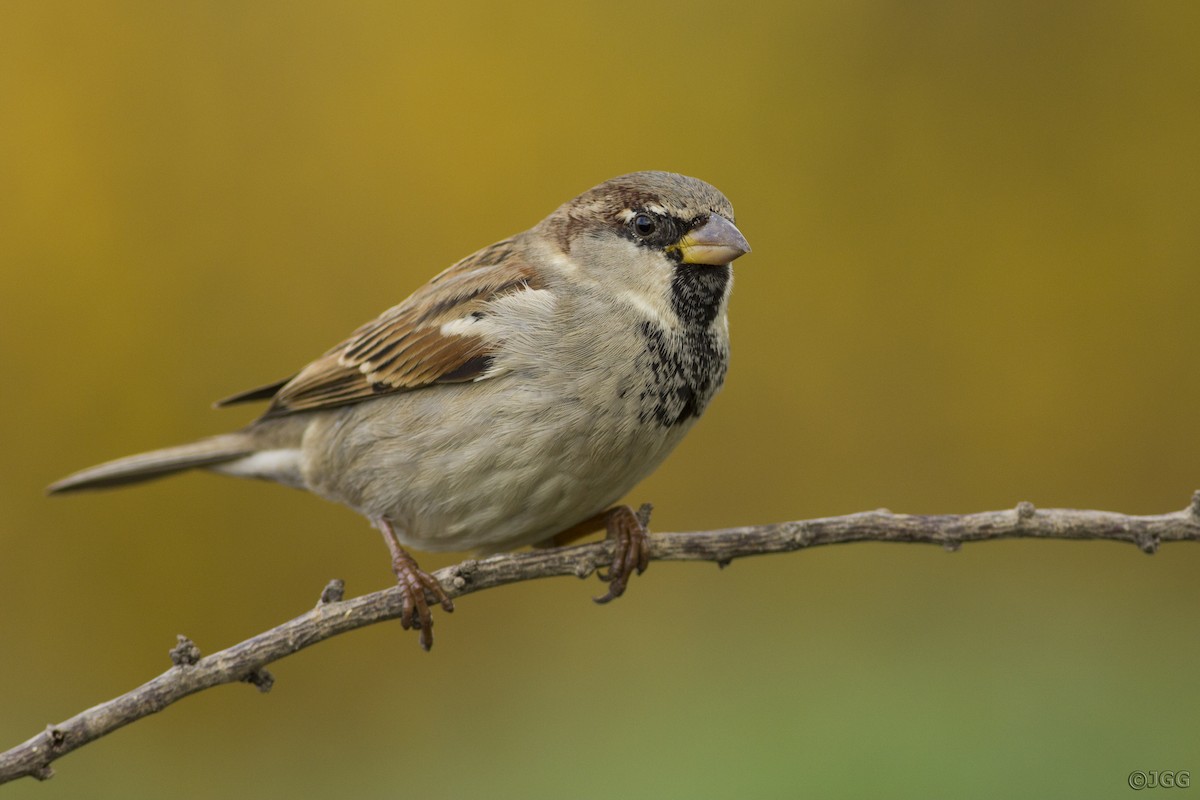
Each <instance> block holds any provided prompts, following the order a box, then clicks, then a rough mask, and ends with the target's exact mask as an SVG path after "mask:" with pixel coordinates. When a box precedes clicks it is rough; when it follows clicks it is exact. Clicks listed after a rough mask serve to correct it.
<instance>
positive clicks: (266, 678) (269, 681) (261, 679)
mask: <svg viewBox="0 0 1200 800" xmlns="http://www.w3.org/2000/svg"><path fill="white" fill-rule="evenodd" d="M242 680H243V681H245V682H246V683H249V684H253V685H254V686H255V687H256V688H257V689H258V690H259V691H260V692H262V693H263V694H266V693H267V692H269V691H271V687H272V686H274V685H275V676H274V675H272V674H271V673H269V672H267V671H266V670H265V669H263V668H262V667H259V668H258V669H256V670H254V671H253V672H251V673H250V674H249V675H247V676H246V677H244V678H242Z"/></svg>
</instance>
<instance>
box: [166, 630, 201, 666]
mask: <svg viewBox="0 0 1200 800" xmlns="http://www.w3.org/2000/svg"><path fill="white" fill-rule="evenodd" d="M175 638H176V639H178V640H179V643H178V644H176V645H175V646H174V647H172V648H171V663H172V664H174V665H175V666H177V667H190V666H192V665H194V664H195V663H196V662H197V661H199V660H200V648H199V647H196V643H195V642H193V641H192V640H191V639H189V638H188V637H186V636H184V635H183V634H182V633H181V634H179V635H178V636H176V637H175Z"/></svg>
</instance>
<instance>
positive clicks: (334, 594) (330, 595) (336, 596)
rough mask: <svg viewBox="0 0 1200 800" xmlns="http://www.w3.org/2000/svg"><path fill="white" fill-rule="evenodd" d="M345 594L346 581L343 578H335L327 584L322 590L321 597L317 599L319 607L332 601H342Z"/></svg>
mask: <svg viewBox="0 0 1200 800" xmlns="http://www.w3.org/2000/svg"><path fill="white" fill-rule="evenodd" d="M345 596H346V582H345V581H344V580H342V579H341V578H334V579H333V580H331V581H330V582H329V583H327V584H325V588H324V589H322V590H321V598H320V599H319V600H317V607H318V608H320V607H321V606H327V605H329V604H330V603H340V602H342V599H343V598H344V597H345Z"/></svg>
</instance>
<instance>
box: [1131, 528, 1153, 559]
mask: <svg viewBox="0 0 1200 800" xmlns="http://www.w3.org/2000/svg"><path fill="white" fill-rule="evenodd" d="M1134 542H1135V543H1136V544H1137V546H1138V548H1139V549H1140V550H1141V551H1142V552H1143V553H1145V554H1146V555H1148V556H1152V555H1154V554H1155V553H1157V552H1158V545H1159V538H1158V535H1157V534H1154V533H1138V534H1134Z"/></svg>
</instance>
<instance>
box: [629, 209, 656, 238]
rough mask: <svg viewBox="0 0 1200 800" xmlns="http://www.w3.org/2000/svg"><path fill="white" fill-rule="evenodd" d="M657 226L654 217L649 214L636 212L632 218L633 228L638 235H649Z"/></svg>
mask: <svg viewBox="0 0 1200 800" xmlns="http://www.w3.org/2000/svg"><path fill="white" fill-rule="evenodd" d="M657 227H658V224H657V223H656V222H655V221H654V217H652V216H650V215H649V214H638V215H637V216H636V217H634V218H633V229H634V230H635V231H637V235H638V236H649V235H650V234H652V233H654V229H655V228H657Z"/></svg>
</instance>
